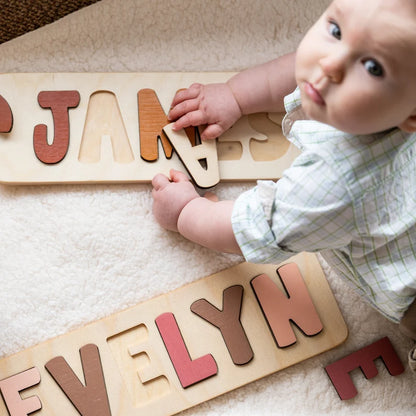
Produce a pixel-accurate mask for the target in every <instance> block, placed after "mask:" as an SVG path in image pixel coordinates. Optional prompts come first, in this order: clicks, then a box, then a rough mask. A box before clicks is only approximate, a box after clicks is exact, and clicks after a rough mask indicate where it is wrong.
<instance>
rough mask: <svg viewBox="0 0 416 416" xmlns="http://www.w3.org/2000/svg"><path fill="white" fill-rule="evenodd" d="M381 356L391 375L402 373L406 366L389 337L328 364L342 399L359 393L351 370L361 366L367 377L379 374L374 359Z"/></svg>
mask: <svg viewBox="0 0 416 416" xmlns="http://www.w3.org/2000/svg"><path fill="white" fill-rule="evenodd" d="M377 358H381V359H382V360H383V363H384V365H385V366H386V368H387V370H388V371H389V373H390V375H392V376H397V375H399V374H402V373H403V371H404V367H403V364H402V362H401V361H400V358H399V356H398V355H397V353H396V351H395V350H394V347H393V345H392V344H391V342H390V340H389V338H388V337H384V338H382V339H380V340H379V341H376V342H374V343H373V344H371V345H368V346H367V347H364V348H362V349H360V350H359V351H356V352H354V353H352V354H350V355H348V356H346V357H344V358H342V359H340V360H338V361H336V362H334V363H332V364H330V365H328V366H326V367H325V370H326V372H327V374H328V376H329V378H330V379H331V381H332V384H333V385H334V387H335V389H336V391H337V393H338V395H339V397H340V398H341V400H349V399H352V398H353V397H355V396H356V395H357V393H358V392H357V389H356V388H355V386H354V383H353V382H352V379H351V376H350V374H349V373H350V372H351V371H352V370H355V369H356V368H360V369H361V370H362V372H363V373H364V375H365V377H366V378H367V379H371V378H373V377H375V376H376V375H377V374H378V370H377V367H376V366H375V364H374V360H376V359H377Z"/></svg>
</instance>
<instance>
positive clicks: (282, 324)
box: [251, 263, 323, 348]
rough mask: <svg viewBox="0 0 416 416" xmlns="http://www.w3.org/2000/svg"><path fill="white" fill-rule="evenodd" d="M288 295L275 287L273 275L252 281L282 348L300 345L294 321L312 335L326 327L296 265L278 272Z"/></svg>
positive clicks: (289, 265)
mask: <svg viewBox="0 0 416 416" xmlns="http://www.w3.org/2000/svg"><path fill="white" fill-rule="evenodd" d="M277 274H278V275H279V277H280V279H281V281H282V283H283V285H284V288H285V290H286V291H287V296H286V295H285V294H284V293H282V291H281V290H280V289H279V288H278V287H277V286H276V285H275V284H274V282H273V281H272V280H271V279H270V277H269V276H267V275H265V274H262V275H260V276H257V277H255V278H254V279H253V280H252V281H251V286H252V287H253V289H254V292H255V293H256V296H257V298H258V300H259V303H260V306H261V308H262V311H263V313H264V316H265V318H266V320H267V322H268V324H269V326H270V329H271V331H272V333H273V336H274V339H275V341H276V343H277V345H278V346H279V347H280V348H283V347H288V346H290V345H292V344H294V343H295V342H296V336H295V334H294V332H293V329H292V327H291V325H290V321H293V322H294V323H296V325H297V326H299V328H300V329H301V330H302V331H303V332H304V333H305V334H306V335H308V336H314V335H317V334H319V332H321V331H322V329H323V325H322V322H321V320H320V319H319V316H318V313H317V312H316V309H315V306H314V304H313V302H312V299H311V297H310V296H309V293H308V289H307V287H306V285H305V282H304V280H303V278H302V274H301V273H300V271H299V268H298V266H297V265H296V264H295V263H289V264H285V265H284V266H282V267H280V268H279V269H277Z"/></svg>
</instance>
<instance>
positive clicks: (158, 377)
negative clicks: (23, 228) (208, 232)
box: [0, 253, 347, 416]
mask: <svg viewBox="0 0 416 416" xmlns="http://www.w3.org/2000/svg"><path fill="white" fill-rule="evenodd" d="M282 266H285V267H286V266H289V267H291V269H290V270H292V271H293V270H298V271H299V272H300V273H298V275H299V276H300V281H302V282H304V283H302V284H303V286H304V287H306V295H305V294H303V295H300V289H293V288H290V289H289V286H288V282H290V281H292V280H293V281H295V279H294V278H295V277H296V276H295V275H294V274H293V273H292V272H290V273H292V275H289V276H288V277H289V278H290V279H288V280H287V281H286V283H285V287H284V286H283V285H282V281H281V279H279V277H278V275H277V273H276V270H277V269H278V267H277V266H274V265H254V264H250V263H241V264H240V265H237V266H235V267H232V268H229V269H227V270H224V271H222V272H219V273H217V274H214V275H211V276H209V277H206V278H203V279H201V280H199V281H196V282H194V283H191V284H189V285H187V286H184V287H182V288H179V289H177V290H175V291H173V292H171V293H167V294H165V295H162V296H160V297H157V298H154V299H151V300H149V301H146V302H144V303H142V304H139V305H137V306H135V307H132V308H130V309H127V310H125V311H122V312H120V313H117V314H115V315H112V316H110V317H107V318H105V319H102V320H100V321H98V322H94V323H92V324H89V325H87V326H85V327H83V328H80V329H78V330H75V331H73V332H71V333H68V334H65V335H62V336H60V337H57V338H55V339H52V340H50V341H47V342H45V343H43V344H39V345H37V346H35V347H32V348H30V349H28V350H25V351H22V352H20V353H18V354H15V355H13V356H10V357H7V358H4V359H2V360H1V361H0V375H1V377H0V389H1V392H2V396H3V399H4V397H5V394H6V393H5V391H6V387H7V386H9V387H10V386H11V388H12V390H13V388H15V387H13V384H12V383H11V382H10V380H11V378H12V376H15V377H14V378H16V376H17V377H19V376H22V375H23V376H25V377H26V379H27V380H30V379H31V380H32V383H29V384H33V387H30V388H27V389H21V390H22V391H21V393H20V396H19V395H18V396H16V397H15V398H14V400H15V404H16V406H17V405H20V404H22V403H23V404H27V405H28V406H29V404H30V405H31V406H34V407H32V408H31V409H32V411H33V409H40V407H39V406H41V410H36V411H38V412H39V414H40V415H41V414H45V415H61V416H70V415H78V414H79V413H81V414H83V415H84V416H91V415H98V414H100V416H107V415H109V414H111V415H113V416H133V415H134V416H136V415H142V414H151V415H154V416H156V415H171V414H175V413H178V412H180V411H182V410H185V409H187V408H189V407H192V406H194V405H196V404H198V403H201V402H203V401H206V400H209V399H211V398H213V397H216V396H218V395H220V394H223V393H225V392H228V391H230V390H232V389H235V388H237V387H240V386H242V385H245V384H247V383H250V382H252V381H254V380H256V379H258V378H261V377H264V376H267V375H269V374H271V373H274V372H276V371H279V370H282V369H284V368H286V367H288V366H291V365H293V364H295V363H298V362H300V361H303V360H306V359H308V358H310V357H312V356H315V355H317V354H319V353H322V352H324V351H327V350H329V349H331V348H333V347H335V346H337V345H339V344H341V343H342V342H343V341H344V340H345V339H346V337H347V328H346V325H345V322H344V320H343V318H342V316H341V313H340V311H339V309H338V306H337V303H336V301H335V299H334V297H333V294H332V292H331V290H330V287H329V285H328V283H327V281H326V279H325V277H324V274H323V272H322V270H321V268H320V265H319V263H318V261H317V259H316V257H315V256H314V255H312V254H305V253H302V254H300V255H297V256H295V257H293V258H291V259H290V260H289V261H288V262H286V263H283V264H282V265H280V266H279V274H280V275H281V276H283V272H282V270H283V268H282ZM293 267H294V269H293ZM285 270H286V269H285ZM295 274H296V273H295ZM260 277H261V278H266V281H269V283H270V282H271V283H272V286H273V288H274V289H276V291H277V292H278V293H277V294H276V293H275V294H273V295H272V297H271V298H270V297H269V300H271V301H272V306H271V308H274V307H275V305H277V304H284V303H285V302H288V303H289V304H290V303H292V302H295V303H296V302H297V306H296V308H297V310H298V311H300V317H302V315H303V317H304V318H306V320H307V321H308V320H310V322H311V315H316V316H317V317H318V321H319V322H318V323H319V325H318V326H317V327H316V326H315V328H314V329H313V333H310V334H309V336H306V335H305V334H304V332H305V333H308V331H307V330H305V328H306V326H308V325H309V326H311V325H312V326H313V325H314V324H313V323H305V324H303V323H301V324H300V321H299V320H298V319H297V318H294V321H295V322H296V325H299V324H300V325H299V327H300V328H302V331H301V330H299V329H298V327H297V326H296V325H293V324H292V326H291V327H292V330H293V334H294V335H295V337H296V338H295V339H294V341H293V340H292V341H290V340H289V341H288V344H290V345H288V346H286V347H279V346H278V345H277V338H276V335H278V336H280V334H276V333H275V334H274V335H272V332H271V329H272V328H273V327H274V325H275V323H273V319H274V318H276V316H275V317H274V318H272V315H271V314H270V313H269V312H268V311H267V310H268V309H267V308H269V307H270V305H269V306H268V305H267V302H266V301H265V300H264V299H265V298H264V296H266V297H268V295H267V294H266V295H264V294H261V291H260V289H261V285H262V283H261V282H260V281H259V285H260V286H258V285H257V284H255V283H254V282H257V281H258V278H260ZM286 277H287V276H286ZM236 287H238V288H240V291H241V290H242V292H241V315H240V317H239V322H241V326H242V328H243V329H244V332H245V335H246V337H247V340H248V342H249V345H250V347H251V350H252V357H250V356H248V358H247V355H246V356H245V357H243V358H241V357H240V358H241V360H242V361H241V362H240V364H235V363H234V361H236V360H238V359H237V358H235V356H233V358H232V357H231V353H230V351H233V350H234V349H236V348H237V347H236V346H235V345H234V346H231V343H230V342H228V343H227V345H226V342H225V338H226V337H223V336H222V334H223V333H222V332H220V331H219V329H218V327H215V326H214V325H212V324H211V323H210V322H208V321H207V320H204V319H202V318H201V316H198V315H197V314H196V313H193V312H192V311H191V309H190V308H191V305H192V308H194V310H195V308H196V306H195V305H196V303H195V301H198V302H201V299H206V301H208V302H209V303H211V304H212V305H213V306H214V308H217V310H218V311H220V310H221V308H222V307H223V305H224V310H225V309H226V308H225V301H223V293H224V292H225V291H226V290H227V289H229V288H236ZM299 287H300V286H299ZM255 288H256V289H255ZM263 289H265V290H266V292H270V293H271V292H272V291H271V290H270V288H269V287H268V286H263ZM288 297H289V301H287V298H288ZM277 298H279V299H278V300H277ZM284 299H286V301H285V300H284ZM223 302H224V304H223ZM227 305H229V304H227ZM260 305H261V306H260ZM305 305H306V306H305ZM308 305H309V306H308ZM199 306H201V305H199ZM227 307H228V306H227ZM310 307H311V308H312V309H313V308H314V309H313V313H311V310H310V309H308V308H310ZM285 308H288V307H287V306H286V307H285ZM275 315H276V314H275ZM279 315H280V314H279V313H278V314H277V318H278V316H279ZM172 317H174V320H175V321H176V325H177V327H175V325H173V324H172ZM164 318H169V319H170V321H166V322H165V329H164V330H163V331H162V326H163V323H162V322H160V320H161V319H164ZM234 319H235V317H234ZM156 321H159V323H158V324H156ZM212 321H213V318H212V320H211V322H212ZM288 322H289V320H287V322H286V324H288ZM166 323H167V325H166ZM46 324H47V323H46ZM223 324H224V326H225V327H227V328H228V329H227V331H230V325H231V324H232V322H223ZM227 325H228V326H227ZM231 326H232V325H231ZM166 328H168V329H166ZM172 328H173V329H175V328H177V329H179V331H180V334H181V337H182V339H183V342H184V345H185V347H186V349H187V353H188V354H189V356H190V357H191V359H192V360H194V361H193V363H195V362H197V361H198V360H207V361H209V360H210V361H209V363H210V365H211V368H212V366H214V367H215V366H216V372H215V371H214V372H213V373H212V374H208V376H207V377H206V378H204V379H200V380H197V381H196V382H194V383H191V384H190V385H189V386H188V387H183V383H184V381H183V380H182V379H181V380H179V376H178V371H175V368H176V367H175V368H174V366H173V365H172V363H173V361H172V360H171V359H170V356H169V354H170V353H172V354H179V352H178V351H176V352H175V346H173V347H172V348H173V350H170V352H169V354H168V353H167V347H165V344H164V341H165V338H163V340H162V333H163V332H165V336H166V337H167V339H168V341H169V337H172V336H174V335H172V334H169V331H171V330H173V329H172ZM274 328H275V327H274ZM289 329H290V328H289ZM292 330H289V332H290V331H292ZM166 331H168V332H166ZM228 333H229V332H228ZM240 335H241V334H240ZM233 337H234V338H235V337H236V336H235V335H233V336H232V337H231V338H233ZM171 340H172V338H171ZM229 341H230V340H229ZM281 342H282V340H280V339H279V345H281V344H280V343H281ZM88 344H93V345H94V346H96V347H94V348H95V349H97V348H98V351H99V357H100V360H101V369H100V371H102V374H103V378H104V380H105V386H106V391H107V397H108V403H109V408H111V413H110V411H108V412H107V413H103V411H101V413H97V408H98V407H97V406H98V405H99V403H95V404H94V405H93V406H92V407H91V403H89V410H88V406H87V409H86V410H84V411H82V412H78V411H77V410H76V409H75V407H74V406H73V404H72V403H71V400H69V399H68V397H67V396H66V395H65V394H64V393H63V391H62V390H61V389H60V388H59V386H58V385H57V383H56V382H55V381H54V380H53V379H52V377H51V373H50V372H48V371H47V370H46V369H45V367H46V365H47V364H48V366H50V367H52V366H51V361H52V359H53V360H54V361H59V360H61V361H62V359H61V358H58V359H57V357H61V356H62V357H63V359H64V360H65V361H66V362H67V364H68V365H69V367H70V368H71V369H72V370H73V372H74V373H75V376H73V375H72V376H71V375H70V377H75V378H76V377H77V378H78V379H79V381H80V383H78V384H79V386H78V387H80V389H81V392H82V390H83V385H82V384H83V383H84V373H83V372H85V374H86V375H85V378H87V377H90V381H93V378H94V376H92V375H91V372H88V371H86V364H85V363H84V364H85V365H84V366H83V365H81V361H80V350H81V349H83V348H84V349H85V346H86V345H88ZM94 348H93V352H94ZM237 349H238V348H237ZM90 352H91V351H90ZM246 352H247V351H246ZM209 355H211V358H209V357H208V356H209ZM207 357H208V358H207ZM90 361H91V359H90ZM207 367H209V365H208V366H205V365H203V366H202V370H201V369H200V370H196V371H195V372H194V373H193V372H192V371H190V370H189V371H188V370H187V371H186V372H187V375H188V376H189V375H190V376H191V377H195V376H196V377H198V371H211V369H210V368H208V370H206V369H207ZM72 370H71V371H72ZM89 370H94V368H92V369H91V368H90V367H89ZM95 370H97V368H95ZM214 370H215V368H214ZM55 371H56V372H59V371H60V370H59V369H58V370H57V369H56V367H55ZM32 374H33V376H32ZM70 377H69V378H70ZM67 380H68V378H67ZM91 384H93V383H92V382H91ZM181 384H182V385H181ZM77 394H78V395H77ZM77 394H75V393H74V394H72V393H71V394H69V395H68V396H69V397H71V396H72V400H76V399H77V398H78V399H79V401H80V402H84V404H85V403H87V405H88V399H89V398H91V397H93V396H94V394H95V393H94V391H89V392H87V393H85V394H86V396H85V397H81V396H82V394H80V393H77ZM74 396H77V397H75V399H74ZM80 397H81V398H80ZM31 400H32V401H33V402H32V403H31V402H30V401H31ZM94 407H95V409H96V410H94ZM29 408H30V406H29ZM26 411H27V409H26ZM28 413H29V412H28ZM0 414H2V415H3V414H4V415H5V414H7V410H6V407H5V404H4V402H3V401H2V400H0ZM22 414H23V415H24V414H26V413H23V412H22V413H18V412H15V413H11V415H12V416H17V415H22ZM36 414H38V413H36Z"/></svg>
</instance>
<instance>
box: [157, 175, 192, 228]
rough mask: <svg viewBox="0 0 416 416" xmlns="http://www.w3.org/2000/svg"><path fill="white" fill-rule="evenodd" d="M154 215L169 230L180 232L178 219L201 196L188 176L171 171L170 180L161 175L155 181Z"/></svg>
mask: <svg viewBox="0 0 416 416" xmlns="http://www.w3.org/2000/svg"><path fill="white" fill-rule="evenodd" d="M152 185H153V191H152V196H153V214H154V216H155V218H156V220H157V222H158V223H159V224H160V225H161V226H162V227H163V228H166V229H167V230H171V231H178V227H177V224H178V218H179V215H180V213H181V211H182V209H183V207H184V206H185V205H186V204H187V203H188V202H189V201H192V200H193V199H195V198H198V197H199V195H198V193H197V192H196V190H195V188H194V186H193V185H192V183H191V182H190V181H189V179H188V178H187V176H186V175H185V174H184V173H182V172H179V171H177V170H174V169H171V171H170V179H169V178H168V177H167V176H165V175H163V174H161V173H159V174H157V175H156V176H155V177H154V178H153V180H152Z"/></svg>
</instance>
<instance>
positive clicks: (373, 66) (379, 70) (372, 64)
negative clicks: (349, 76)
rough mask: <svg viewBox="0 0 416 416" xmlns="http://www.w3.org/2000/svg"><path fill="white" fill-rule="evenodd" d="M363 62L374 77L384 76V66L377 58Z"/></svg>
mask: <svg viewBox="0 0 416 416" xmlns="http://www.w3.org/2000/svg"><path fill="white" fill-rule="evenodd" d="M363 64H364V68H365V69H366V70H367V72H368V73H369V74H370V75H372V76H374V77H382V76H383V75H384V70H383V67H382V66H381V65H380V64H379V63H378V62H377V61H376V60H374V59H366V60H365V61H364V62H363Z"/></svg>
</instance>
